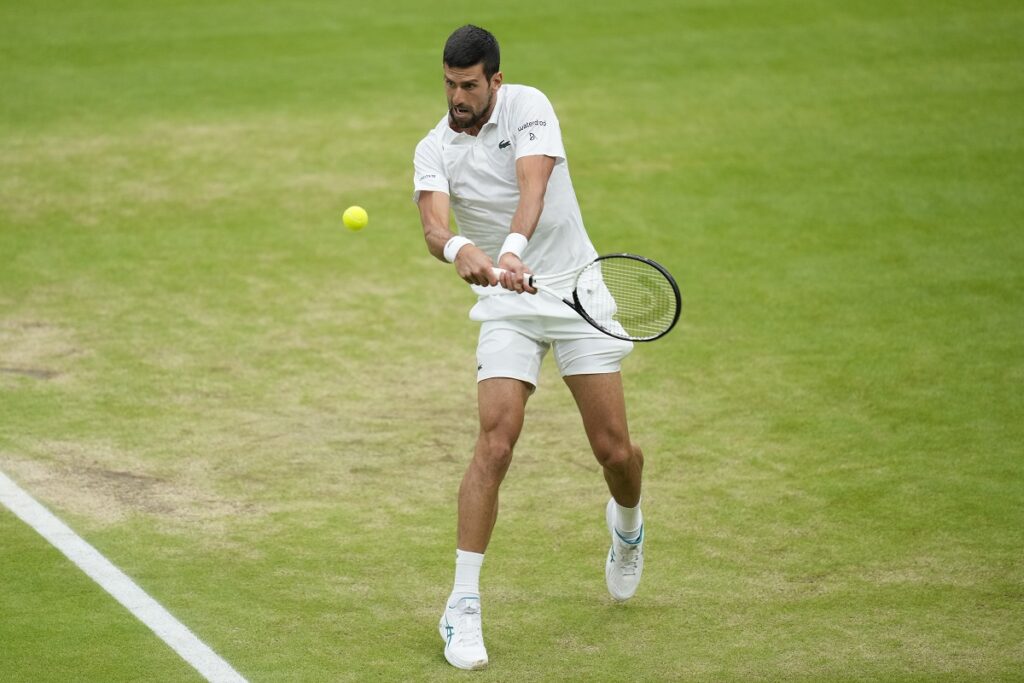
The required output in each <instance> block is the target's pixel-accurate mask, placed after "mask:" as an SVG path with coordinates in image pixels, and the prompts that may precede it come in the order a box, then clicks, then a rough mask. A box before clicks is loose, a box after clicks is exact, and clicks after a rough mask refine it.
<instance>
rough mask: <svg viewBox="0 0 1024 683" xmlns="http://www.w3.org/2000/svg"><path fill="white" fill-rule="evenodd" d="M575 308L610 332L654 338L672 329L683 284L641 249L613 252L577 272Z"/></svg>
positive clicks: (637, 338) (634, 338)
mask: <svg viewBox="0 0 1024 683" xmlns="http://www.w3.org/2000/svg"><path fill="white" fill-rule="evenodd" d="M572 300H573V307H574V308H575V309H576V310H577V311H578V312H579V314H580V315H581V316H583V318H584V319H585V320H586V321H587V322H588V323H590V324H591V325H593V326H594V327H596V328H597V329H599V330H601V331H602V332H604V333H605V334H607V335H609V336H611V337H615V338H616V339H624V340H626V341H635V342H649V341H654V340H655V339H660V338H661V337H664V336H665V335H666V334H668V333H669V332H670V331H671V330H672V328H673V327H675V325H676V323H677V322H679V314H680V312H681V311H682V308H683V299H682V296H681V295H680V294H679V285H677V284H676V281H675V278H673V277H672V275H671V274H670V273H669V272H668V270H666V269H665V267H664V266H662V265H661V264H660V263H658V262H657V261H653V260H651V259H649V258H646V257H643V256H637V255H636V254H608V255H605V256H601V257H599V258H597V259H595V260H594V261H593V262H591V263H590V264H589V265H588V266H587V267H585V268H584V269H583V270H581V271H580V272H579V274H578V275H577V276H576V283H575V286H574V287H573V291H572Z"/></svg>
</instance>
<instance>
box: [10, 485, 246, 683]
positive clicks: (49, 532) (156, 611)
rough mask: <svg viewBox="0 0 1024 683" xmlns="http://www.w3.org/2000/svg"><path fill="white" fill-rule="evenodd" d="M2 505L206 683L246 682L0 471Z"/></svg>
mask: <svg viewBox="0 0 1024 683" xmlns="http://www.w3.org/2000/svg"><path fill="white" fill-rule="evenodd" d="M0 503H2V504H3V505H4V507H6V508H7V509H8V510H10V511H11V512H13V513H14V514H15V516H17V517H18V518H19V519H21V520H22V521H23V522H25V523H26V524H28V525H29V526H30V527H32V528H33V529H35V530H36V531H37V532H38V533H39V535H40V536H42V537H43V538H45V539H46V540H47V541H49V542H50V543H51V544H52V545H53V546H54V547H55V548H56V549H57V550H59V551H60V552H62V553H63V554H64V555H65V556H66V557H67V558H68V559H69V560H71V561H72V562H73V563H74V564H75V565H77V566H78V568H79V569H81V570H82V571H83V572H85V573H86V574H87V575H88V576H89V578H91V579H92V580H93V581H95V582H96V583H98V584H99V585H100V587H101V588H103V590H105V591H106V592H108V593H110V595H112V596H113V597H114V599H115V600H117V601H118V602H119V603H121V604H122V605H124V607H125V608H126V609H127V610H128V611H129V612H131V613H132V614H133V615H135V617H136V618H137V619H138V620H139V621H141V622H142V623H143V624H145V625H146V626H148V627H149V628H150V630H152V631H153V633H155V634H156V635H157V637H159V638H160V639H161V640H162V641H164V642H165V643H167V645H169V646H170V648H171V649H172V650H174V651H175V652H177V653H178V655H179V656H180V657H181V658H182V659H184V660H185V661H186V662H188V663H189V664H190V665H192V667H193V668H195V670H196V671H198V672H199V673H200V674H201V675H202V676H203V677H204V678H205V679H206V680H208V681H210V682H211V683H239V682H240V683H245V679H244V678H243V677H242V675H241V674H239V673H238V672H237V671H235V670H234V669H233V668H232V667H231V665H230V664H228V663H227V662H226V661H224V659H222V658H221V657H220V656H219V655H218V654H217V653H216V652H214V651H213V650H211V649H210V648H209V646H207V645H206V644H205V643H203V642H202V641H201V640H199V638H197V637H196V635H195V634H194V633H192V631H190V630H189V629H188V627H186V626H185V625H184V624H182V623H181V622H180V621H178V620H177V619H175V618H174V616H173V615H172V614H171V613H170V612H168V611H167V610H166V609H164V607H163V606H162V605H161V604H160V603H158V602H157V601H156V600H154V599H153V598H151V597H150V596H149V594H148V593H146V592H145V591H144V590H142V589H141V588H139V586H138V584H136V583H135V582H134V581H132V580H131V579H130V578H129V577H128V575H127V574H125V573H124V572H122V571H121V570H120V569H118V568H117V567H115V566H114V565H113V564H111V563H110V561H109V560H108V559H107V558H105V557H104V556H103V555H101V554H100V552H99V551H98V550H96V549H95V548H93V547H92V546H91V545H89V544H88V543H87V542H86V541H85V540H83V539H82V537H80V536H79V535H78V534H76V533H75V532H74V531H72V530H71V528H70V527H68V525H66V524H65V523H64V522H62V521H61V520H60V519H58V518H57V517H56V516H55V515H54V514H53V513H52V512H50V511H49V510H47V509H46V508H45V507H43V505H42V504H41V503H39V501H37V500H36V499H35V498H33V497H32V496H30V495H29V494H28V493H26V492H25V491H24V490H23V489H22V488H21V487H19V486H18V485H17V484H15V483H14V482H13V481H12V480H11V479H10V478H9V477H8V476H7V475H5V474H4V473H3V472H0Z"/></svg>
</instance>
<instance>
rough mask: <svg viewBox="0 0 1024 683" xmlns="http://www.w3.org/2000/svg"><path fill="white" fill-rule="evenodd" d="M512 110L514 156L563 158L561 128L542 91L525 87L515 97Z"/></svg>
mask: <svg viewBox="0 0 1024 683" xmlns="http://www.w3.org/2000/svg"><path fill="white" fill-rule="evenodd" d="M511 114H512V118H511V122H510V124H511V127H512V134H513V136H514V137H515V146H516V147H515V149H516V159H519V158H521V157H526V156H533V155H538V154H543V155H546V156H549V157H554V158H556V159H565V148H564V147H563V145H562V129H561V128H560V127H559V125H558V118H557V117H556V116H555V109H554V107H552V106H551V102H550V101H549V100H548V98H547V97H546V96H545V95H544V93H542V92H541V91H539V90H536V89H535V88H529V89H526V90H525V91H524V92H523V94H522V95H521V96H520V97H518V98H517V101H516V103H515V106H513V108H512V112H511Z"/></svg>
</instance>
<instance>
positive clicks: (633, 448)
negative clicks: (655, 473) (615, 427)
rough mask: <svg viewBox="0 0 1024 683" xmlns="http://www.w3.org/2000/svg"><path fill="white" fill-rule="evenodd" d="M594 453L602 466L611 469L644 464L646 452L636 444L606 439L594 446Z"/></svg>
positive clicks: (622, 468)
mask: <svg viewBox="0 0 1024 683" xmlns="http://www.w3.org/2000/svg"><path fill="white" fill-rule="evenodd" d="M594 455H595V456H596V457H597V462H598V463H600V465H601V467H604V468H605V469H609V470H616V471H618V470H624V469H628V468H631V467H640V468H642V467H643V465H644V454H643V451H642V450H640V447H639V446H637V445H636V444H633V443H630V442H629V441H625V442H621V441H620V442H616V441H612V440H609V441H606V442H603V443H600V444H598V445H596V446H595V448H594Z"/></svg>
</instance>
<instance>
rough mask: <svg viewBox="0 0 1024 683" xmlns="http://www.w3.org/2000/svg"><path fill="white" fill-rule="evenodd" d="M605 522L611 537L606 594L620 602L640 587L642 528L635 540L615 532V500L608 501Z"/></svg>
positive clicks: (642, 557)
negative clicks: (627, 538)
mask: <svg viewBox="0 0 1024 683" xmlns="http://www.w3.org/2000/svg"><path fill="white" fill-rule="evenodd" d="M604 516H605V521H606V522H607V523H608V532H609V533H610V534H611V536H612V546H611V548H609V549H608V561H607V562H606V563H605V566H604V578H605V582H606V583H607V584H608V592H609V593H611V594H612V597H613V598H615V599H616V600H619V601H620V602H621V601H623V600H629V599H630V598H631V597H633V594H634V593H636V589H637V586H639V585H640V576H641V574H643V571H644V527H643V525H641V526H640V531H639V533H638V535H637V537H636V539H635V540H626V539H625V538H623V537H622V535H621V534H619V532H618V531H616V530H615V499H614V498H613V499H612V500H609V501H608V507H607V508H605V515H604Z"/></svg>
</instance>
